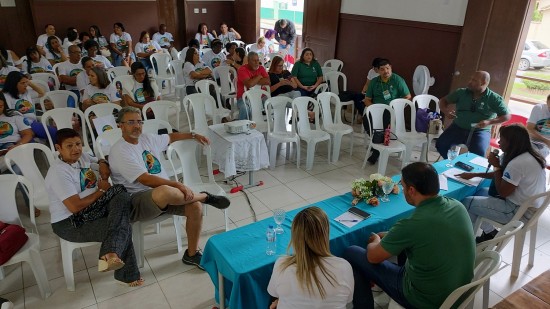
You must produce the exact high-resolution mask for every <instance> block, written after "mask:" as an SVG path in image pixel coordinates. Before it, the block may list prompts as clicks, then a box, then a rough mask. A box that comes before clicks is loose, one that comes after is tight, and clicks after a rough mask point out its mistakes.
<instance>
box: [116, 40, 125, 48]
mask: <svg viewBox="0 0 550 309" xmlns="http://www.w3.org/2000/svg"><path fill="white" fill-rule="evenodd" d="M116 46H117V47H118V48H119V49H121V48H126V40H125V39H123V38H120V39H118V41H116Z"/></svg>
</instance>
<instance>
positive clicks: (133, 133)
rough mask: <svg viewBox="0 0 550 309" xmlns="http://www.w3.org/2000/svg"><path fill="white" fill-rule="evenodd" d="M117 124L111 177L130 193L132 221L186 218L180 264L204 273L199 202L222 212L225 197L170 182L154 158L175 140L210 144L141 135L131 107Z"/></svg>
mask: <svg viewBox="0 0 550 309" xmlns="http://www.w3.org/2000/svg"><path fill="white" fill-rule="evenodd" d="M117 122H118V124H119V127H120V129H121V130H122V139H120V140H119V141H118V142H116V143H115V144H114V145H113V146H112V147H111V152H110V156H109V163H110V165H111V171H112V174H111V177H112V180H113V182H114V183H116V184H122V185H124V186H125V187H126V189H127V190H128V192H129V193H130V194H132V206H133V209H132V214H131V217H132V220H133V221H139V220H149V219H152V218H155V217H158V216H160V215H161V214H163V213H165V212H168V213H171V214H175V215H180V216H181V215H184V216H186V217H187V221H186V225H185V230H186V232H187V237H188V240H189V241H188V248H187V250H185V253H184V255H183V258H182V262H183V263H184V264H188V265H195V266H197V267H198V268H199V269H202V270H204V269H203V268H202V266H200V260H201V257H202V254H201V253H200V251H199V247H198V245H199V235H200V232H201V227H202V203H206V204H210V205H212V206H214V207H216V208H218V209H225V208H227V207H229V204H230V201H229V199H227V198H226V197H225V196H217V195H212V194H210V193H208V192H201V193H196V192H193V191H191V189H190V188H189V187H187V186H185V185H184V184H182V183H180V182H178V181H172V180H170V179H169V177H168V175H167V174H166V172H165V171H164V170H163V167H162V165H161V164H160V161H159V160H158V159H157V158H159V157H160V156H162V155H163V151H165V150H166V149H167V148H168V145H169V144H170V143H172V142H175V141H179V140H184V139H195V140H196V141H197V142H198V143H200V144H208V143H210V141H209V140H208V138H206V137H204V136H202V135H199V134H195V133H170V134H162V135H153V134H142V125H143V120H142V118H141V111H140V110H139V109H138V108H135V107H124V108H123V109H121V110H120V111H119V113H118V119H117Z"/></svg>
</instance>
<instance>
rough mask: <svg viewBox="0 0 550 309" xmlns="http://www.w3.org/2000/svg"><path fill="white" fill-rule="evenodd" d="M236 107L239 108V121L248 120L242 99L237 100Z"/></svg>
mask: <svg viewBox="0 0 550 309" xmlns="http://www.w3.org/2000/svg"><path fill="white" fill-rule="evenodd" d="M237 107H238V108H239V120H246V119H248V108H247V106H246V103H244V100H243V98H240V99H238V100H237Z"/></svg>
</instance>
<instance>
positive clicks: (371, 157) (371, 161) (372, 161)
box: [367, 152, 379, 165]
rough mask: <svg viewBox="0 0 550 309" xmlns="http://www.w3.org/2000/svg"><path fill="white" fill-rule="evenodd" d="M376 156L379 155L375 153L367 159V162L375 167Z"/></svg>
mask: <svg viewBox="0 0 550 309" xmlns="http://www.w3.org/2000/svg"><path fill="white" fill-rule="evenodd" d="M378 156H379V154H377V153H376V152H373V153H372V154H371V155H370V157H369V158H368V159H367V161H369V163H370V164H371V165H375V164H376V161H378Z"/></svg>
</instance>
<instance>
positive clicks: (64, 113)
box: [41, 107, 92, 153]
mask: <svg viewBox="0 0 550 309" xmlns="http://www.w3.org/2000/svg"><path fill="white" fill-rule="evenodd" d="M74 116H77V117H79V118H80V119H79V121H80V128H81V136H82V144H83V149H82V150H83V151H85V152H87V153H92V149H91V148H90V146H89V145H88V130H87V127H86V125H85V124H84V123H83V122H84V121H85V120H84V118H85V117H84V113H82V112H81V111H80V110H79V109H78V108H72V107H60V108H54V109H52V110H49V111H47V112H45V113H44V115H42V120H41V121H42V125H43V126H44V130H45V131H46V135H47V136H48V142H49V143H50V148H51V149H52V152H55V151H56V150H55V145H54V143H53V140H52V137H51V136H50V132H49V131H48V127H47V124H48V123H50V120H53V121H54V122H55V125H56V127H57V129H58V130H59V129H65V128H70V129H72V128H73V118H74Z"/></svg>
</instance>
